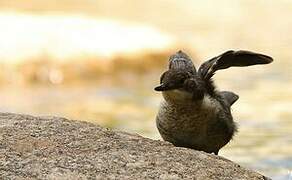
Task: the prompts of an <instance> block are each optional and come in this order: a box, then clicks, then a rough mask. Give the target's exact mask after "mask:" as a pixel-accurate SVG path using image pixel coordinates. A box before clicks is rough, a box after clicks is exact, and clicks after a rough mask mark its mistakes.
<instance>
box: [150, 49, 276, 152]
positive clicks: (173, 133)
mask: <svg viewBox="0 0 292 180" xmlns="http://www.w3.org/2000/svg"><path fill="white" fill-rule="evenodd" d="M272 61H273V59H272V58H271V57H269V56H266V55H263V54H259V53H254V52H250V51H227V52H225V53H223V54H221V55H219V56H217V57H214V58H212V59H210V60H208V61H206V62H205V63H203V64H202V65H201V66H200V68H199V70H198V72H197V70H196V68H195V66H194V65H193V62H192V60H191V59H190V57H189V56H188V55H186V54H185V53H183V52H182V51H178V52H177V53H176V54H174V55H172V56H171V57H170V59H169V70H167V71H166V72H164V73H163V74H162V75H161V78H160V85H159V86H157V87H155V90H156V91H162V95H163V101H162V102H161V106H160V108H159V112H158V114H157V117H156V125H157V128H158V130H159V133H160V134H161V136H162V138H163V139H164V140H165V141H169V142H171V143H172V144H174V145H175V146H180V147H187V148H192V149H196V150H201V151H205V152H208V153H215V154H216V155H217V154H218V152H219V150H220V149H221V148H222V147H223V146H225V145H226V144H227V143H228V142H229V141H230V140H231V139H232V137H233V135H234V133H235V132H236V130H237V127H236V124H235V122H234V121H233V118H232V115H231V111H230V107H231V105H232V104H233V103H234V102H235V101H237V99H238V98H239V97H238V95H236V94H235V93H233V92H230V91H217V90H216V88H215V85H214V83H213V81H212V79H211V78H212V76H213V75H214V73H215V72H216V71H217V70H220V69H227V68H229V67H232V66H251V65H256V64H268V63H271V62H272Z"/></svg>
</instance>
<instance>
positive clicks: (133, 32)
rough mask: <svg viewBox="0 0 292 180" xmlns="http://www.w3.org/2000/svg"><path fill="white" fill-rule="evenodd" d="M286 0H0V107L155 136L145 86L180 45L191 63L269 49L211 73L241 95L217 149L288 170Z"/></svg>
mask: <svg viewBox="0 0 292 180" xmlns="http://www.w3.org/2000/svg"><path fill="white" fill-rule="evenodd" d="M291 17H292V1H288V0H278V1H272V0H258V1H254V0H238V1H231V0H230V1H229V0H221V1H211V0H207V1H194V0H185V1H179V0H170V1H163V0H148V1H136V0H129V1H122V0H107V1H102V0H96V1H91V0H75V1H69V0H63V1H57V0H50V1H45V0H27V1H22V0H14V1H7V0H1V1H0V100H1V101H0V111H2V112H16V113H26V114H34V115H54V116H65V117H68V118H72V119H78V120H84V121H90V122H93V123H97V124H100V125H102V126H107V127H110V128H115V129H121V130H125V131H129V132H133V133H138V134H141V135H143V136H145V137H149V138H153V139H160V136H159V134H158V131H157V130H156V127H155V115H156V112H157V109H158V106H159V102H160V99H161V96H160V94H159V93H157V92H154V91H153V87H154V86H155V85H157V84H158V82H159V76H160V74H161V73H162V72H163V71H164V70H165V69H166V67H167V65H166V64H167V60H168V57H169V56H170V55H171V54H173V53H175V52H176V51H177V50H179V49H182V50H184V51H185V52H187V53H188V54H189V55H191V56H192V58H193V60H194V63H195V64H196V66H197V67H198V66H199V64H200V63H202V62H203V61H205V60H207V59H209V58H212V57H214V56H216V55H218V54H220V53H222V52H224V51H226V50H229V49H246V50H252V51H256V52H262V53H264V54H267V55H270V56H272V57H273V58H274V59H275V61H274V62H273V63H272V64H270V65H267V66H254V67H248V68H232V69H228V70H225V71H220V72H218V73H217V74H216V76H215V80H216V84H217V85H218V88H219V89H222V90H232V91H234V92H236V93H237V94H239V95H240V99H239V101H237V102H236V104H235V105H234V106H233V114H234V118H235V120H236V121H237V122H238V124H239V132H238V134H237V135H236V136H235V138H234V140H233V141H232V142H231V143H229V144H228V145H227V146H226V147H225V148H223V149H222V150H221V151H220V155H222V156H224V157H226V158H228V159H231V160H233V161H235V162H237V163H239V164H241V165H243V166H245V167H247V168H250V169H253V170H256V171H259V172H261V173H263V174H265V175H267V176H270V177H272V178H273V179H288V178H289V176H290V178H291V176H292V175H291V171H292V111H291V108H292V76H291V75H292V73H291V72H292V61H291V57H292V54H291V49H292V36H291V32H292V18H291Z"/></svg>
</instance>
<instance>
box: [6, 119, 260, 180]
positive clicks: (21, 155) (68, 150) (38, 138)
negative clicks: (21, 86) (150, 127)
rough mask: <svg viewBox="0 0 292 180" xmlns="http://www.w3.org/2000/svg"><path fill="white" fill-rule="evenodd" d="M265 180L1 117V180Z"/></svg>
mask: <svg viewBox="0 0 292 180" xmlns="http://www.w3.org/2000/svg"><path fill="white" fill-rule="evenodd" d="M24 178H26V179H198V180H200V179H202V180H207V179H266V178H265V177H264V176H263V175H260V174H258V173H256V172H253V171H250V170H247V169H244V168H242V167H240V166H239V165H237V164H235V163H233V162H231V161H229V160H227V159H224V158H222V157H220V156H215V155H211V154H207V153H204V152H199V151H195V150H191V149H186V148H179V147H174V146H173V145H171V144H169V143H167V142H163V141H155V140H151V139H147V138H143V137H141V136H139V135H135V134H129V133H126V132H119V131H113V130H109V129H107V128H102V127H100V126H97V125H95V124H91V123H87V122H79V121H70V120H67V119H64V118H60V117H33V116H29V115H18V114H10V113H0V179H24Z"/></svg>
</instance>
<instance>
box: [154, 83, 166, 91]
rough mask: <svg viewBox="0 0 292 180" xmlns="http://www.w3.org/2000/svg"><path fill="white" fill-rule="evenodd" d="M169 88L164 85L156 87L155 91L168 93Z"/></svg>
mask: <svg viewBox="0 0 292 180" xmlns="http://www.w3.org/2000/svg"><path fill="white" fill-rule="evenodd" d="M167 89H168V88H167V86H166V84H164V83H162V84H160V85H159V86H157V87H155V88H154V90H155V91H166V90H167Z"/></svg>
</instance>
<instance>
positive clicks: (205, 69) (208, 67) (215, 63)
mask: <svg viewBox="0 0 292 180" xmlns="http://www.w3.org/2000/svg"><path fill="white" fill-rule="evenodd" d="M272 61H273V58H271V57H270V56H267V55H264V54H259V53H254V52H250V51H243V50H240V51H232V50H230V51H226V52H225V53H223V54H221V55H219V56H216V57H214V58H212V59H210V60H208V61H206V62H204V63H203V64H202V65H201V66H200V68H199V74H200V76H201V77H203V78H204V79H210V78H211V77H212V76H213V75H214V74H215V72H216V71H217V70H220V69H227V68H229V67H232V66H251V65H256V64H269V63H271V62H272Z"/></svg>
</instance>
